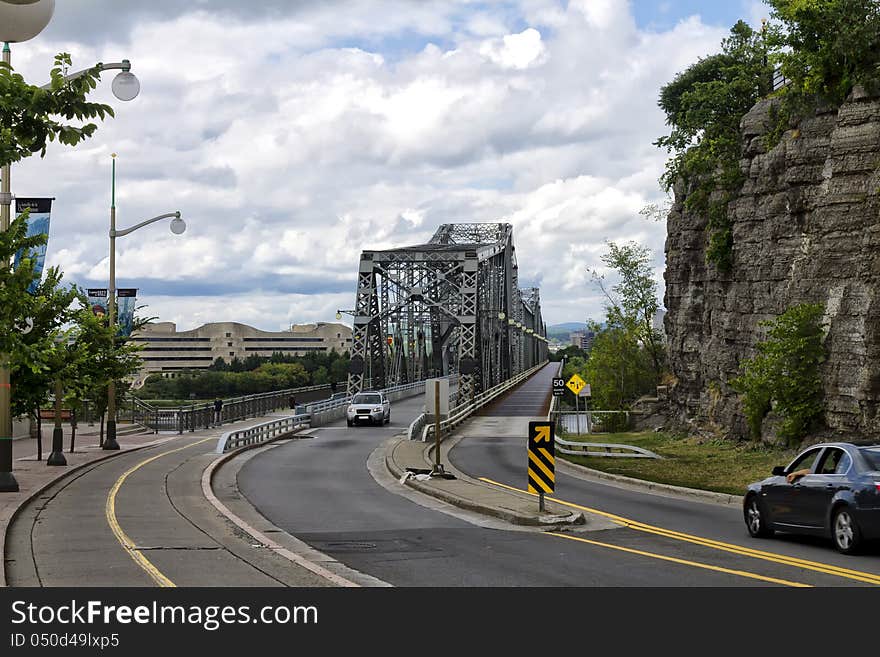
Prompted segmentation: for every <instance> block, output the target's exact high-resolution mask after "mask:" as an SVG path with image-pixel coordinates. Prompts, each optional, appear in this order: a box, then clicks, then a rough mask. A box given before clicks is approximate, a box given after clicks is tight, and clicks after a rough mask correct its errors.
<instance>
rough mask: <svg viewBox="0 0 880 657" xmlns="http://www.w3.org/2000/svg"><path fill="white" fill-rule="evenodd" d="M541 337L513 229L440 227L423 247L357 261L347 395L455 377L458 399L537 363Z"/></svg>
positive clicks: (537, 301) (535, 299)
mask: <svg viewBox="0 0 880 657" xmlns="http://www.w3.org/2000/svg"><path fill="white" fill-rule="evenodd" d="M546 335H547V328H546V325H545V324H544V321H543V318H542V316H541V295H540V291H539V290H538V288H528V289H525V290H521V289H520V288H519V282H518V268H517V263H516V253H515V248H514V244H513V226H511V225H510V224H504V223H491V224H489V223H477V224H444V225H442V226H440V228H438V230H437V232H436V233H435V234H434V236H433V237H432V238H431V241H430V242H428V243H427V244H421V245H417V246H408V247H402V248H396V249H388V250H384V251H364V252H363V253H362V254H361V259H360V266H359V271H358V283H357V294H356V299H355V309H354V330H353V336H352V337H353V340H352V342H353V344H352V350H351V365H350V371H349V376H348V393H349V394H354V393H357V392H360V391H361V390H364V389H381V388H385V387H388V386H392V385H399V384H403V383H408V382H411V381H418V380H421V379H426V378H433V377H439V376H446V375H450V374H458V375H459V395H460V397H462V396H465V398H466V396H471V395H474V394H477V393H479V392H481V391H483V390H486V389H488V388H490V387H492V386H495V385H497V384H499V383H502V382H503V381H505V380H507V379H509V378H511V377H512V376H515V375H516V374H518V373H520V372H522V371H524V370H527V369H529V368H530V367H533V366H534V365H536V364H537V363H539V362H541V361H543V360H545V359H546V357H547V338H546Z"/></svg>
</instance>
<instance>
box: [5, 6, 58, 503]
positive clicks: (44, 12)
mask: <svg viewBox="0 0 880 657" xmlns="http://www.w3.org/2000/svg"><path fill="white" fill-rule="evenodd" d="M53 13H55V0H0V41H2V42H3V43H4V45H3V63H4V64H5V65H7V66H9V67H11V66H12V52H11V51H10V50H9V44H10V43H18V42H20V41H27V40H28V39H33V38H34V37H35V36H37V35H38V34H39V33H40V32H42V31H43V29H44V28H45V27H46V26H47V25H48V24H49V21H50V20H52V14H53ZM9 169H10V167H9V165H8V164H7V165H4V166H3V167H2V169H0V179H2V182H0V231H6V230H8V229H9V221H10V219H9V216H10V212H9V206H10V205H11V204H12V187H11V185H10V183H9ZM18 490H19V487H18V482H17V481H16V480H15V476H14V475H13V474H12V389H11V386H10V375H9V357H8V356H7V354H0V492H3V493H16V492H18Z"/></svg>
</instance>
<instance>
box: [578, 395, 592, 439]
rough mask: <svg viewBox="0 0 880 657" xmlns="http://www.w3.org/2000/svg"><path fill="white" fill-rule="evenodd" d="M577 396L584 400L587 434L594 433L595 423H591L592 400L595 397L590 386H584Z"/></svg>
mask: <svg viewBox="0 0 880 657" xmlns="http://www.w3.org/2000/svg"><path fill="white" fill-rule="evenodd" d="M577 396H578V397H579V398H581V399H583V400H584V420H585V421H586V423H587V433H593V427H592V425H593V423H592V422H590V398H591V397H592V396H593V395H592V390H591V389H590V384H589V383H587V384H586V385H584V387H583V388H581V391H580V392H579V393H578V395H577Z"/></svg>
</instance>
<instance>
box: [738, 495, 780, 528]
mask: <svg viewBox="0 0 880 657" xmlns="http://www.w3.org/2000/svg"><path fill="white" fill-rule="evenodd" d="M745 519H746V528H748V530H749V535H750V536H751V537H752V538H767V537H769V536H773V530H772V529H771V528H770V525H769V523H768V522H767V514H766V513H764V510H763V509H762V508H761V501H760V500H759V499H758V496H757V495H751V496H749V498H748V500H747V501H746V509H745Z"/></svg>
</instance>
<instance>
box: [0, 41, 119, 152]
mask: <svg viewBox="0 0 880 657" xmlns="http://www.w3.org/2000/svg"><path fill="white" fill-rule="evenodd" d="M71 66H72V62H71V59H70V55H68V54H67V53H61V54H59V55H56V57H55V66H54V67H53V68H52V70H51V71H50V73H49V77H50V85H49V89H41V88H40V87H37V86H35V85H31V84H28V83H27V82H26V81H25V80H24V78H23V77H22V76H21V75H20V74H18V73H16V72H15V71H14V70H13V69H12V67H10V66H9V65H8V64H4V63H0V126H2V128H0V165H6V164H12V163H15V162H18V161H19V160H22V159H23V158H26V157H29V156H30V155H32V154H33V153H40V155H41V156H43V155H45V154H46V147H47V145H48V143H49V142H52V141H55V140H56V139H57V140H58V142H59V143H61V144H65V145H68V146H76V145H77V144H78V143H80V142H81V141H82V140H84V139H88V138H89V137H91V136H92V135H93V134H94V133H95V130H97V126H96V125H95V124H94V123H85V124H82V121H84V120H88V119H96V118H100V119H102V120H103V119H105V118H106V117H107V116H113V109H112V108H111V107H110V106H109V105H104V104H102V103H92V102H89V101H87V100H86V97H87V96H88V94H89V93H90V92H91V91H92V90H94V89H95V87H96V86H97V82H98V79H99V78H100V70H99V69H98V68H97V67H95V68H93V69H90V70H89V71H88V72H86V73H85V74H84V75H82V76H81V77H78V78H77V79H75V80H70V81H65V80H64V76H65V74H66V73H67V72H68V69H69V68H70V67H71ZM74 120H75V121H76V122H77V123H72V121H74Z"/></svg>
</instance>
